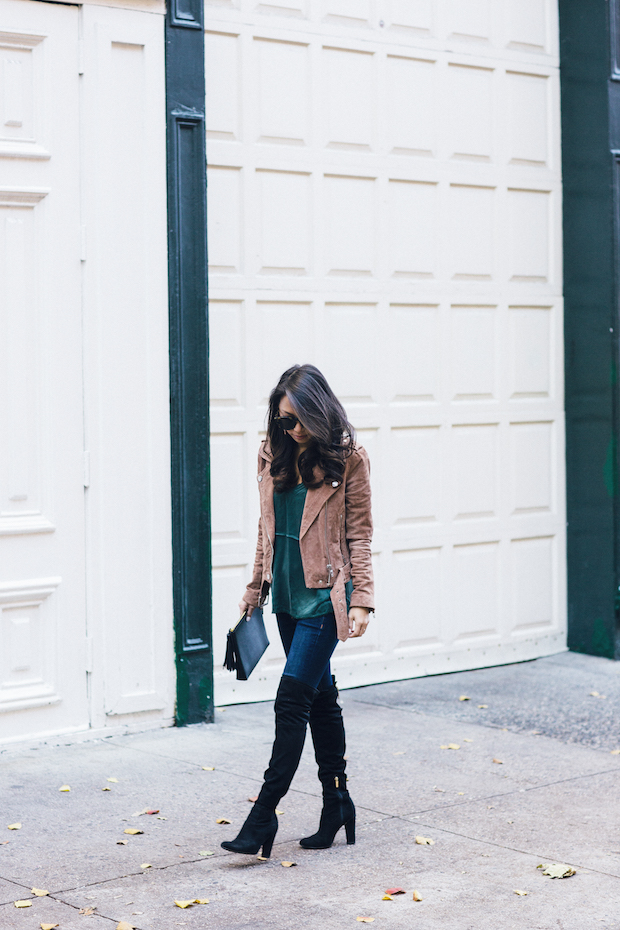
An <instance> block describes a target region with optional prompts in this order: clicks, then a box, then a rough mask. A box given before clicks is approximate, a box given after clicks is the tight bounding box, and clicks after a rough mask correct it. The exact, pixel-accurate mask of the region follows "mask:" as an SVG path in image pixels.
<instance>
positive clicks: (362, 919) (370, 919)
mask: <svg viewBox="0 0 620 930" xmlns="http://www.w3.org/2000/svg"><path fill="white" fill-rule="evenodd" d="M355 919H356V920H357V921H358V923H360V924H371V923H372V922H373V920H374V919H375V918H374V917H356V918H355Z"/></svg>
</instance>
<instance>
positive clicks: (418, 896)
mask: <svg viewBox="0 0 620 930" xmlns="http://www.w3.org/2000/svg"><path fill="white" fill-rule="evenodd" d="M413 900H414V901H421V900H422V895H421V894H420V893H419V892H418V891H414V892H413Z"/></svg>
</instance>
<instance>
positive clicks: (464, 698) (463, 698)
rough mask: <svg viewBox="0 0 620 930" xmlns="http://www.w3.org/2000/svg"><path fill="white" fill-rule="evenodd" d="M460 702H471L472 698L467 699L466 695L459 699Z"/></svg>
mask: <svg viewBox="0 0 620 930" xmlns="http://www.w3.org/2000/svg"><path fill="white" fill-rule="evenodd" d="M459 701H471V698H470V697H467V695H466V694H462V695H461V696H460V698H459Z"/></svg>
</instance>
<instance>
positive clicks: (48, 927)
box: [41, 924, 58, 930]
mask: <svg viewBox="0 0 620 930" xmlns="http://www.w3.org/2000/svg"><path fill="white" fill-rule="evenodd" d="M57 926H58V924H41V930H54V927H57Z"/></svg>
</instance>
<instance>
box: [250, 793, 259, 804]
mask: <svg viewBox="0 0 620 930" xmlns="http://www.w3.org/2000/svg"><path fill="white" fill-rule="evenodd" d="M248 801H249V802H250V804H255V803H256V801H258V795H257V794H255V795H253V796H252V797H251V798H248Z"/></svg>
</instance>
